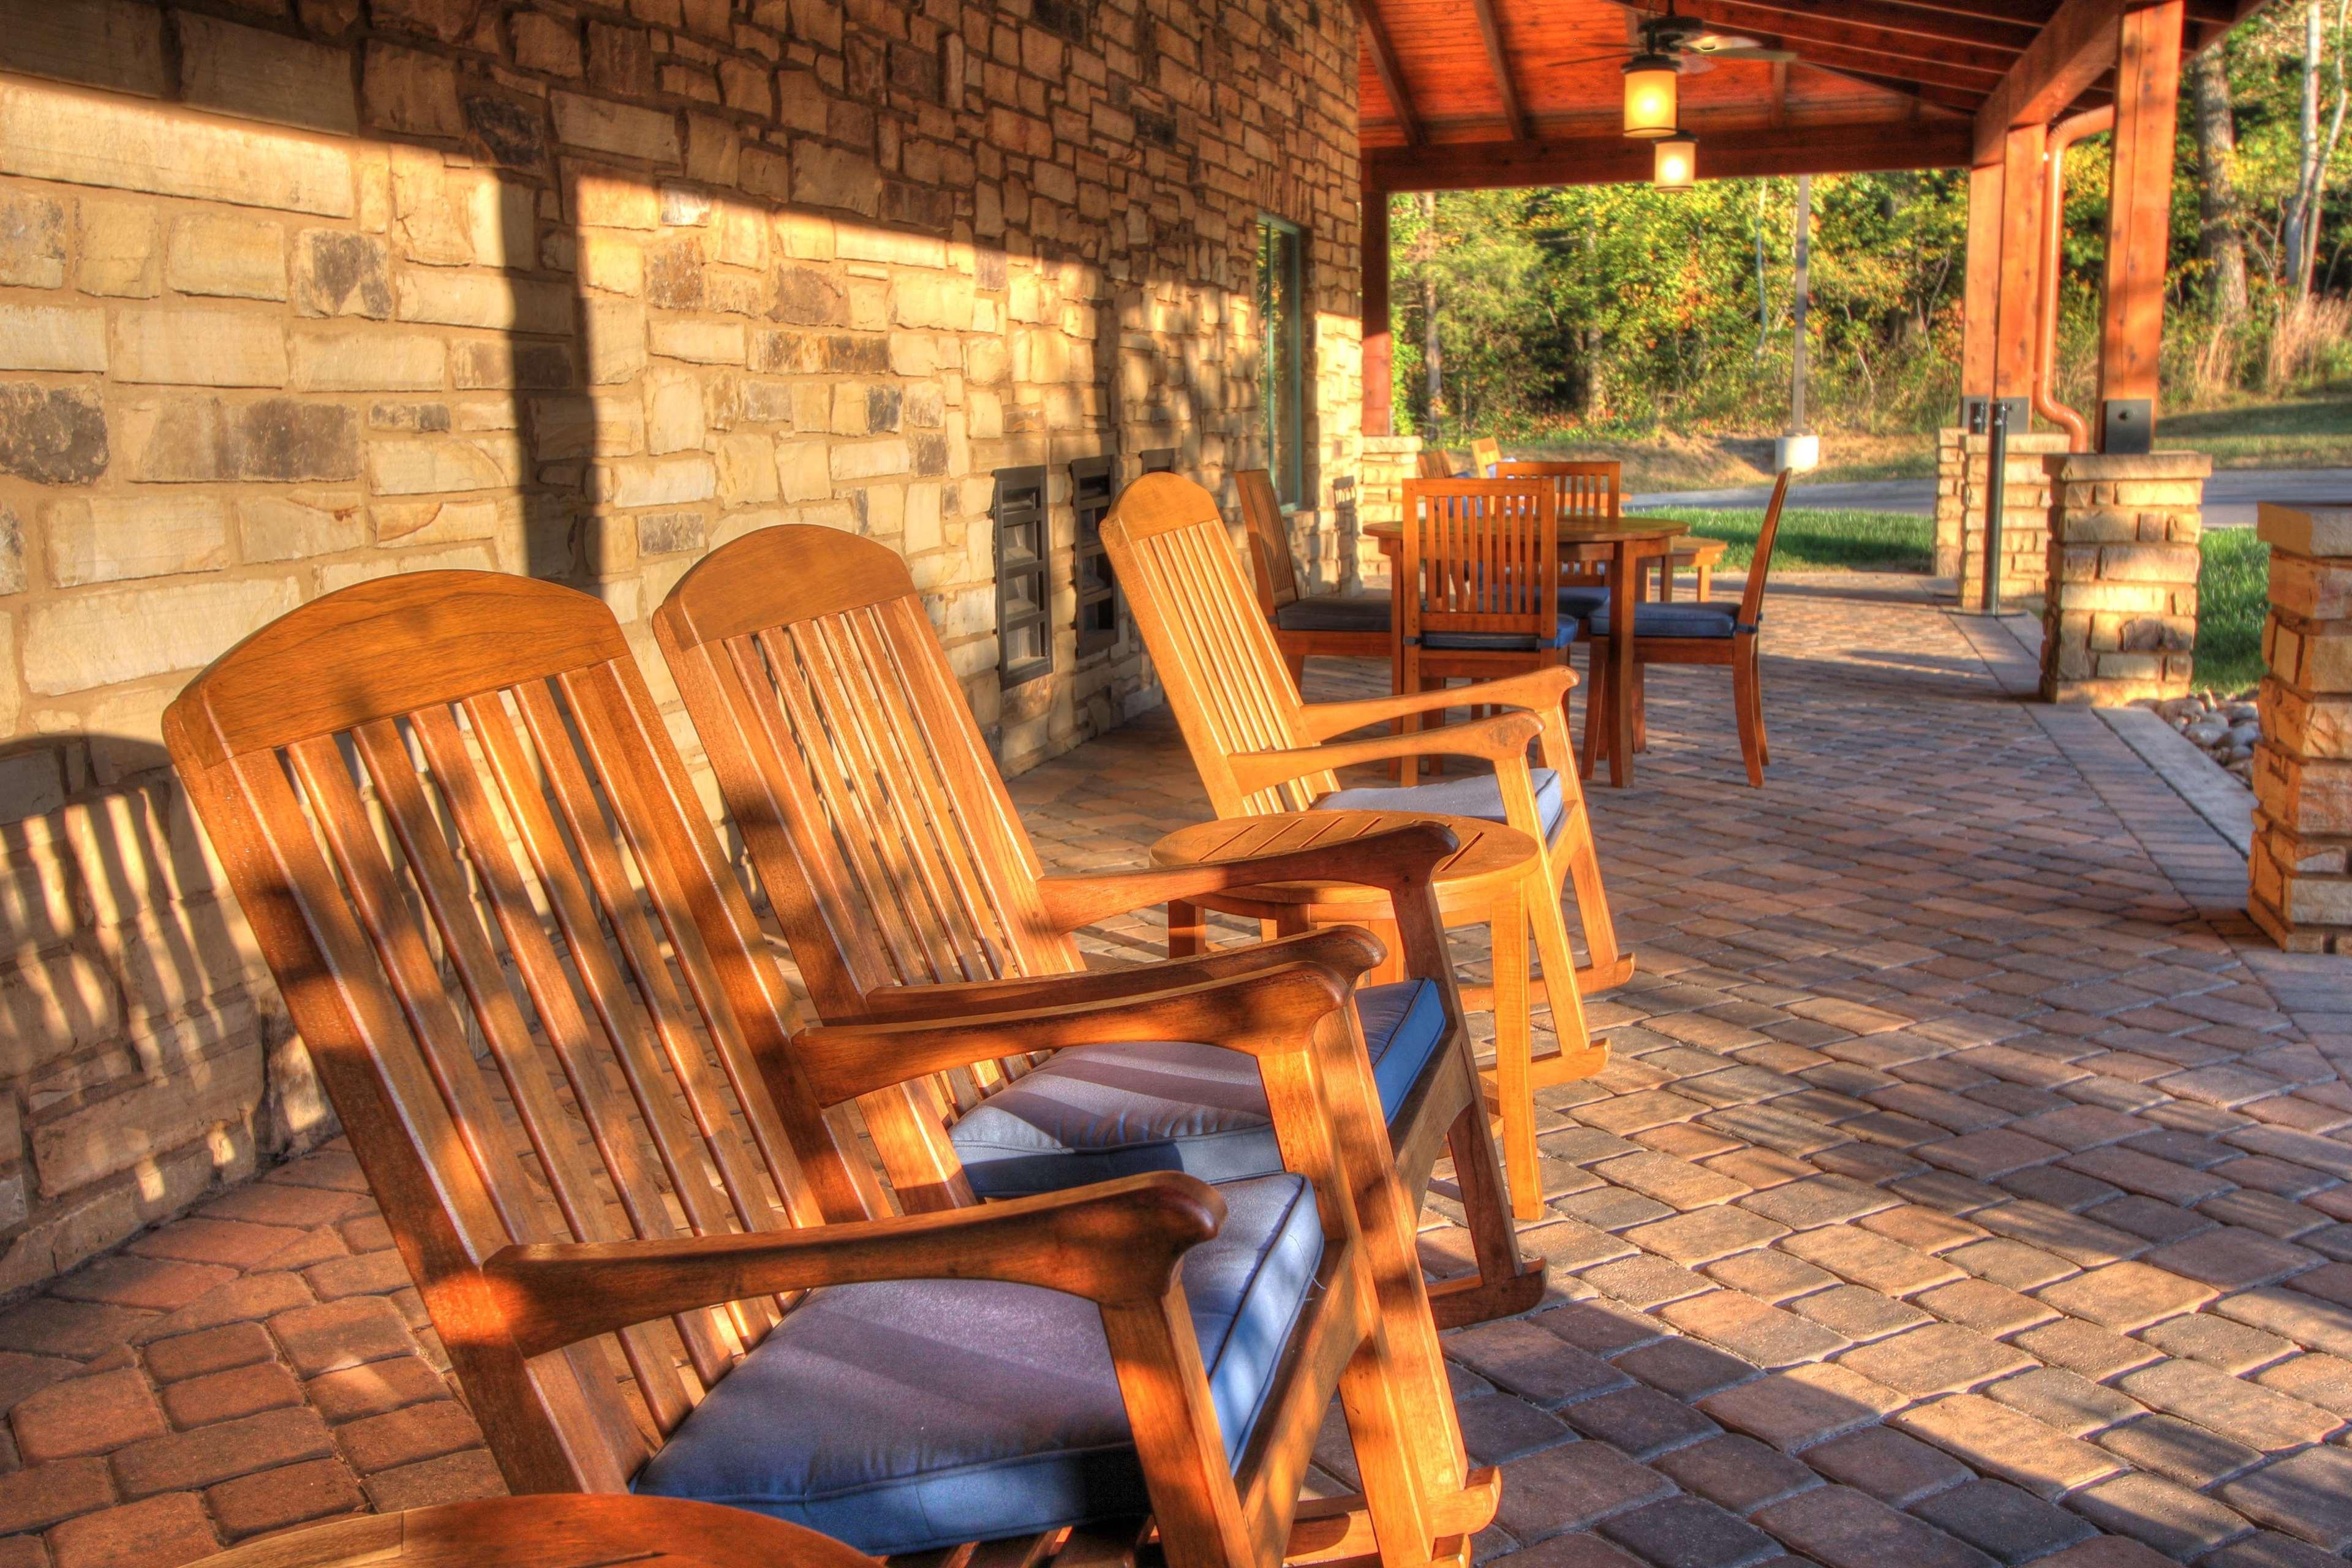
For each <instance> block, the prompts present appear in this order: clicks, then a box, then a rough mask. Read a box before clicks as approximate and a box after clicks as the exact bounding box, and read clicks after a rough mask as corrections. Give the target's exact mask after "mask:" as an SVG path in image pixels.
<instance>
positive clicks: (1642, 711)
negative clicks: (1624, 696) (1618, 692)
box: [1633, 658, 1650, 752]
mask: <svg viewBox="0 0 2352 1568" xmlns="http://www.w3.org/2000/svg"><path fill="white" fill-rule="evenodd" d="M1633 749H1634V750H1635V751H1637V752H1646V751H1648V750H1649V749H1650V668H1649V666H1647V665H1645V664H1643V662H1642V661H1641V660H1640V659H1638V658H1637V659H1635V660H1634V661H1633Z"/></svg>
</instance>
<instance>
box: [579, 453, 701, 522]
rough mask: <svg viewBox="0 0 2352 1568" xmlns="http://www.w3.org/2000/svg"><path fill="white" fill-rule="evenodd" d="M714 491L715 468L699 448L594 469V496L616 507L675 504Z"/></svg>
mask: <svg viewBox="0 0 2352 1568" xmlns="http://www.w3.org/2000/svg"><path fill="white" fill-rule="evenodd" d="M718 493H719V470H718V468H717V466H716V465H715V464H713V463H712V462H711V460H710V458H709V457H707V456H705V455H704V454H702V453H699V452H694V453H685V454H680V455H679V456H677V457H670V458H630V459H627V460H625V461H623V462H617V463H605V464H602V465H600V466H599V467H598V468H597V469H596V499H597V500H600V501H604V502H606V503H608V504H610V505H613V506H616V507H622V508H635V507H645V506H677V505H679V504H681V503H683V502H687V501H698V500H710V499H711V497H713V496H715V495H717V494H718Z"/></svg>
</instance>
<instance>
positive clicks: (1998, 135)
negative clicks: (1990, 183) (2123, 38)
mask: <svg viewBox="0 0 2352 1568" xmlns="http://www.w3.org/2000/svg"><path fill="white" fill-rule="evenodd" d="M2123 17H2124V0H2065V4H2064V5H2061V6H2059V7H2058V14H2057V15H2056V16H2053V17H2051V18H2050V25H2049V26H2045V27H2043V28H2042V36H2041V37H2038V38H2036V39H2034V40H2033V47H2032V48H2029V49H2027V50H2026V51H2025V53H2023V54H2021V55H2020V56H2019V57H2018V58H2017V64H2016V65H2014V66H2012V67H2011V68H2010V71H2009V74H2008V75H2007V76H2005V77H2003V78H2001V79H2000V86H1999V87H1998V88H1996V89H1994V91H1993V95H1992V96H1991V97H1990V99H1987V100H1985V105H1984V107H1983V108H1982V109H1979V110H1977V125H1976V152H1975V161H1976V162H1977V163H1991V162H1992V161H1993V160H1995V159H1996V158H1999V157H2000V155H2001V152H2002V147H2003V144H2004V142H2006V139H2007V138H2008V135H2009V132H2010V128H2011V126H2016V125H2047V124H2048V123H2049V122H2050V121H2053V120H2054V119H2056V118H2057V117H2058V115H2059V113H2060V112H2061V111H2062V110H2064V109H2065V108H2066V106H2067V105H2068V104H2070V103H2073V102H2074V100H2076V99H2078V98H2080V97H2082V96H2083V94H2084V91H2085V90H2086V89H2089V88H2090V87H2091V86H2092V85H2093V84H2094V83H2095V82H2096V81H2097V80H2098V79H2099V78H2100V77H2101V76H2102V75H2104V74H2105V72H2107V71H2109V70H2112V69H2114V68H2115V64H2116V41H2117V39H2118V37H2120V29H2121V26H2122V23H2123Z"/></svg>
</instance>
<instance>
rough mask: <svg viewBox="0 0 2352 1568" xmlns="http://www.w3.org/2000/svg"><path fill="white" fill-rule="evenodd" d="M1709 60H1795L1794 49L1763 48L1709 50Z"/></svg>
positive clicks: (1795, 52) (1795, 53)
mask: <svg viewBox="0 0 2352 1568" xmlns="http://www.w3.org/2000/svg"><path fill="white" fill-rule="evenodd" d="M1707 58H1710V59H1717V60H1784V61H1785V60H1794V59H1795V58H1797V51H1796V50H1794V49H1768V48H1765V47H1762V46H1760V45H1759V46H1755V47H1747V48H1731V49H1709V50H1707Z"/></svg>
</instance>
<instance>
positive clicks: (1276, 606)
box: [1234, 468, 1396, 680]
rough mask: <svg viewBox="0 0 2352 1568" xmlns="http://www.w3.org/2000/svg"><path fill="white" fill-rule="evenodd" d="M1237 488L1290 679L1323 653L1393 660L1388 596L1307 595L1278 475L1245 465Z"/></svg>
mask: <svg viewBox="0 0 2352 1568" xmlns="http://www.w3.org/2000/svg"><path fill="white" fill-rule="evenodd" d="M1234 489H1237V490H1239V491H1240V492H1241V502H1242V522H1243V524H1244V527H1245V529H1246V530H1247V531H1248V535H1249V544H1250V573H1251V575H1252V576H1253V577H1254V578H1255V580H1256V583H1257V599H1258V605H1259V607H1260V608H1262V609H1263V610H1264V611H1265V618H1266V620H1267V622H1268V623H1269V624H1270V625H1271V626H1273V627H1274V641H1275V646H1276V647H1279V648H1280V649H1282V657H1283V661H1284V662H1285V663H1286V664H1287V665H1289V667H1290V678H1291V679H1293V680H1303V679H1306V672H1307V660H1308V659H1310V658H1316V657H1318V656H1321V657H1324V658H1377V659H1379V660H1380V661H1381V663H1383V664H1385V663H1387V662H1388V661H1389V660H1390V658H1391V657H1392V655H1393V652H1394V647H1395V641H1396V632H1395V629H1394V627H1393V626H1391V624H1390V618H1389V603H1390V601H1389V597H1388V595H1382V594H1318V595H1313V596H1311V597H1303V596H1301V595H1300V594H1299V592H1298V574H1297V570H1296V569H1295V567H1294V564H1293V563H1292V561H1291V558H1290V531H1289V529H1288V528H1286V526H1285V525H1284V522H1283V517H1282V503H1281V501H1280V500H1277V499H1276V495H1275V493H1274V476H1273V475H1271V474H1269V473H1267V472H1266V470H1265V469H1264V468H1244V469H1243V470H1241V471H1240V472H1239V473H1237V474H1235V475H1234Z"/></svg>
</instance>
